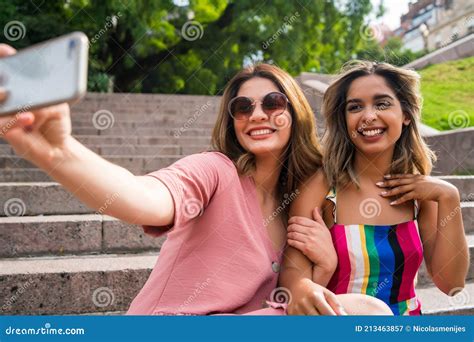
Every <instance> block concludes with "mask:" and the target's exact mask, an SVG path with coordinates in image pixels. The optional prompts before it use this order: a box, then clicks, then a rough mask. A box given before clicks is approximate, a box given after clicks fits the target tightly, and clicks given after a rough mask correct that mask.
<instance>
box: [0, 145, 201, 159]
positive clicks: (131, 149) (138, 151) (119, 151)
mask: <svg viewBox="0 0 474 342" xmlns="http://www.w3.org/2000/svg"><path fill="white" fill-rule="evenodd" d="M87 147H88V148H89V149H90V150H92V151H93V152H95V153H97V154H99V155H110V156H120V155H122V156H126V155H181V150H182V148H181V146H179V145H132V144H123V145H100V146H96V145H94V146H87ZM200 147H201V148H202V149H205V148H206V147H205V146H200ZM15 155H16V154H15V152H14V151H13V148H11V147H10V146H9V145H1V146H0V157H6V156H15Z"/></svg>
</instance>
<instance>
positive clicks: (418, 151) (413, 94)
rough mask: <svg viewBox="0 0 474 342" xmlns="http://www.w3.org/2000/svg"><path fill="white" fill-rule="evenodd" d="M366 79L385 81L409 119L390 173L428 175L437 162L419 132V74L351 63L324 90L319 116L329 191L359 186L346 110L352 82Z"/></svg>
mask: <svg viewBox="0 0 474 342" xmlns="http://www.w3.org/2000/svg"><path fill="white" fill-rule="evenodd" d="M368 75H378V76H381V77H383V78H384V79H385V81H386V82H387V84H388V86H389V87H390V88H391V89H392V90H393V92H394V93H395V95H396V96H397V99H398V100H399V101H400V104H401V107H402V111H403V114H405V115H406V117H407V118H408V119H410V124H409V125H408V126H403V128H402V133H401V136H400V138H399V139H398V140H397V142H396V143H395V149H394V154H393V159H392V164H391V167H390V173H392V174H399V173H419V174H423V175H427V174H429V173H430V172H431V169H432V166H433V162H434V161H436V156H435V154H434V153H433V151H431V150H430V148H429V147H428V145H427V144H426V143H425V141H424V140H423V138H422V137H421V135H420V132H419V129H418V125H419V122H420V115H421V106H422V98H421V95H420V76H419V75H418V73H416V72H415V71H412V70H407V69H402V68H399V67H395V66H393V65H391V64H388V63H376V62H369V61H359V60H356V61H351V62H348V63H346V64H345V65H344V66H343V68H342V71H341V74H339V76H338V77H337V79H336V80H335V81H334V82H332V83H331V85H330V86H329V88H328V89H327V90H326V93H325V94H324V98H323V104H322V114H323V116H324V118H325V120H326V131H325V133H324V136H323V146H324V158H323V166H324V171H325V174H326V177H327V179H328V182H329V185H330V186H331V187H338V186H344V185H346V184H347V183H349V182H353V183H355V184H356V185H357V186H359V182H358V179H357V175H356V173H355V170H354V165H353V161H354V156H355V147H354V144H353V143H352V141H351V139H350V136H349V132H348V130H347V124H346V115H345V110H346V109H345V108H346V98H347V93H348V91H349V87H350V86H351V84H352V82H353V81H354V80H355V79H356V78H359V77H362V76H368Z"/></svg>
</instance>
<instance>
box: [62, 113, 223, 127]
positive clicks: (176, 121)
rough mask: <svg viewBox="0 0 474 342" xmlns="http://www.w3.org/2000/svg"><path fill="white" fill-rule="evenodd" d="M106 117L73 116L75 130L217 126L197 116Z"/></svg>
mask: <svg viewBox="0 0 474 342" xmlns="http://www.w3.org/2000/svg"><path fill="white" fill-rule="evenodd" d="M107 115H108V116H104V119H103V121H102V120H101V116H100V113H99V115H98V116H94V115H89V114H87V115H86V116H85V117H84V116H80V115H77V114H73V115H72V116H71V122H72V126H73V127H75V128H81V127H83V128H84V127H85V128H87V127H90V128H97V127H99V128H103V127H109V125H112V126H113V127H122V128H127V129H132V130H133V129H137V128H144V127H168V128H181V127H182V128H183V129H186V128H213V127H214V125H215V120H216V118H215V117H209V116H206V117H203V116H200V117H197V116H192V115H188V116H177V115H171V116H170V115H162V114H159V113H158V114H152V115H145V116H143V115H142V116H140V117H136V116H133V117H131V118H130V117H123V116H115V115H113V114H112V115H110V114H107ZM105 118H107V119H108V120H105Z"/></svg>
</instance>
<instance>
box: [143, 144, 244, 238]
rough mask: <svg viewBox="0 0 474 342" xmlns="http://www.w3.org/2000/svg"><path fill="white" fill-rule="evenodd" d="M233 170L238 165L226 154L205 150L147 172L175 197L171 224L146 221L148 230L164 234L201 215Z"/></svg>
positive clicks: (145, 228) (153, 233)
mask: <svg viewBox="0 0 474 342" xmlns="http://www.w3.org/2000/svg"><path fill="white" fill-rule="evenodd" d="M231 172H236V169H235V167H234V164H233V163H232V161H231V160H230V159H229V158H228V157H227V156H225V155H224V154H222V153H219V152H203V153H198V154H193V155H190V156H187V157H184V158H182V159H180V160H178V161H177V162H175V163H173V164H172V165H170V166H168V167H166V168H164V169H161V170H158V171H154V172H151V173H149V174H147V176H151V177H154V178H156V179H158V180H159V181H161V182H162V183H163V184H164V185H165V186H166V187H167V188H168V190H169V191H170V193H171V196H172V197H173V202H174V207H175V215H174V222H173V224H172V225H170V226H164V227H157V226H145V225H144V226H143V229H144V231H145V233H147V234H150V235H153V236H161V235H163V234H164V233H168V232H169V230H170V229H173V228H175V227H183V226H185V225H186V224H187V223H188V222H189V221H190V220H192V219H193V218H196V217H198V216H200V215H202V213H203V211H204V210H205V209H206V207H207V205H208V204H209V201H210V200H211V198H212V196H213V195H214V193H215V191H216V189H217V188H218V186H219V184H220V183H222V182H223V181H225V180H226V179H227V178H229V176H230V173H231Z"/></svg>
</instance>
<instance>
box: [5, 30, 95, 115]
mask: <svg viewBox="0 0 474 342" xmlns="http://www.w3.org/2000/svg"><path fill="white" fill-rule="evenodd" d="M88 46H89V45H88V39H87V37H86V35H84V34H83V33H81V32H73V33H70V34H67V35H64V36H61V37H58V38H53V39H50V40H48V41H45V42H42V43H39V44H35V45H32V46H29V47H27V48H25V49H23V50H20V51H18V53H16V54H13V55H9V56H7V57H6V58H2V59H1V60H0V87H3V88H5V89H7V90H8V92H9V96H8V99H7V100H5V101H4V102H3V103H0V115H7V114H13V113H18V112H26V111H31V110H33V109H37V108H42V107H47V106H51V105H54V104H58V103H64V102H68V103H71V102H74V101H77V100H79V99H80V98H81V97H82V96H83V95H84V94H85V93H86V90H87V59H88Z"/></svg>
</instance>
